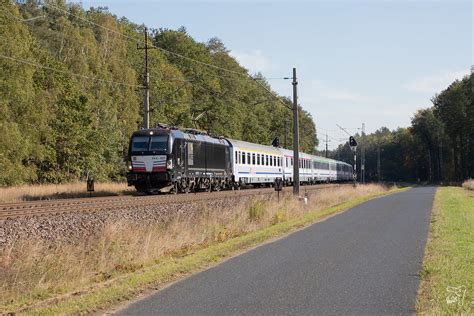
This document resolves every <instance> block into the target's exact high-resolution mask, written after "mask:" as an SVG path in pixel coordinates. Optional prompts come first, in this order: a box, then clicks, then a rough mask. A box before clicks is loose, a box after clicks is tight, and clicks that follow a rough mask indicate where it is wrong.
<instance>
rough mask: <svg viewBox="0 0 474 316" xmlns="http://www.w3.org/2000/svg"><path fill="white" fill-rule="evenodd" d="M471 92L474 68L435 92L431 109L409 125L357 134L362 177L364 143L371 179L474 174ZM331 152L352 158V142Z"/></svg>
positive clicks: (442, 179)
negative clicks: (469, 73)
mask: <svg viewBox="0 0 474 316" xmlns="http://www.w3.org/2000/svg"><path fill="white" fill-rule="evenodd" d="M473 92H474V75H473V72H472V71H471V75H470V76H466V77H464V78H463V79H462V80H456V81H455V82H453V83H452V84H451V85H450V86H449V87H447V88H446V89H445V90H443V91H441V92H440V93H438V94H436V95H435V96H433V98H432V99H431V102H432V104H433V105H432V107H429V108H425V109H421V110H418V111H417V112H416V113H414V115H413V117H412V118H411V126H410V127H408V128H398V129H396V130H393V131H391V130H389V129H388V128H386V127H382V128H380V129H378V130H377V131H376V132H375V133H372V134H369V135H360V134H358V135H356V139H357V140H358V141H359V146H357V157H358V165H357V169H358V170H359V174H358V178H359V179H360V170H361V165H360V155H361V150H362V147H365V157H366V160H365V177H366V180H367V181H407V182H427V183H459V182H462V181H463V180H465V179H469V178H471V179H472V178H474V104H473V99H472V96H473ZM330 156H331V157H333V158H336V159H337V158H341V159H343V160H345V161H348V162H351V163H352V162H353V161H354V158H353V157H354V155H353V153H352V152H351V149H350V147H349V144H348V143H346V144H343V145H340V146H339V148H337V149H336V150H334V151H332V152H331V153H330Z"/></svg>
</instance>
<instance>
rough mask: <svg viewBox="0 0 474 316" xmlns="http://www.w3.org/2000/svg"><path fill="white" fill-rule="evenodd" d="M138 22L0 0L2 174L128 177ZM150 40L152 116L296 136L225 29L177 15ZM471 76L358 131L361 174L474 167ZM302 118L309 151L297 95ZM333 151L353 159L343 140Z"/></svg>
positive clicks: (454, 175)
mask: <svg viewBox="0 0 474 316" xmlns="http://www.w3.org/2000/svg"><path fill="white" fill-rule="evenodd" d="M144 31H145V26H144V25H138V24H135V23H133V22H131V21H129V20H127V19H126V18H125V17H117V16H115V15H113V14H111V13H110V12H109V11H108V9H107V8H102V7H98V8H90V9H88V10H85V9H84V8H82V7H81V6H79V5H77V4H65V2H64V1H45V2H38V1H33V0H29V1H26V3H25V4H17V3H13V2H11V1H9V0H0V39H1V41H0V69H2V71H1V72H0V133H1V135H2V137H1V138H0V170H1V172H0V186H11V185H17V184H32V183H33V184H34V183H63V182H74V181H78V180H82V179H84V178H85V177H86V176H87V175H91V176H93V177H94V178H95V179H96V180H100V181H108V180H112V181H120V180H123V179H124V174H125V172H126V170H125V157H126V154H127V149H128V142H129V137H130V135H131V133H132V132H133V131H135V130H137V129H138V128H140V127H141V126H142V124H143V122H142V111H143V110H142V109H143V94H144V90H143V84H144V75H143V73H144V51H143V50H140V49H137V46H143V45H144V39H143V38H144ZM147 44H148V45H154V46H155V47H156V48H157V49H151V50H149V52H148V54H149V73H150V111H151V114H150V125H151V126H154V125H156V124H158V123H165V124H170V125H174V126H181V127H192V128H198V129H203V130H206V131H208V132H209V133H210V134H211V135H216V136H225V137H230V138H236V139H241V140H246V141H251V142H256V143H261V144H271V142H272V140H273V139H274V137H276V136H280V138H281V143H282V144H284V141H283V140H284V139H287V142H286V143H287V147H288V148H290V149H291V148H292V139H293V137H292V136H293V135H292V130H293V126H292V124H293V123H292V119H291V115H292V114H291V112H290V110H289V109H288V108H287V107H285V106H284V105H283V104H282V103H281V102H279V101H278V100H277V99H276V97H275V96H274V95H271V94H270V93H268V92H267V91H266V90H265V89H263V88H262V87H261V86H260V84H262V85H263V86H265V88H266V89H269V90H271V87H270V86H269V84H268V82H266V80H265V78H264V76H263V75H262V74H249V72H248V70H247V69H245V68H244V67H243V66H241V65H240V64H239V63H238V62H237V61H236V60H235V58H233V57H232V56H231V55H230V51H229V50H228V49H227V48H226V46H225V45H224V43H223V42H222V41H221V40H220V39H218V38H211V39H209V40H208V41H207V42H205V43H200V42H197V41H196V40H194V39H193V38H192V37H191V36H190V35H189V34H188V33H187V30H186V29H185V28H184V27H181V28H179V29H178V30H170V29H164V28H159V27H157V28H150V31H149V43H147ZM195 60H198V61H199V62H195ZM224 70H226V71H224ZM257 81H258V82H257ZM259 83H260V84H259ZM473 86H474V85H473V75H472V74H471V76H470V77H465V78H464V79H462V80H460V81H455V82H453V83H452V84H451V85H450V86H449V87H447V88H446V89H445V90H444V91H441V92H440V93H439V94H437V95H435V96H433V98H432V103H433V105H432V107H430V108H426V109H423V110H419V111H418V112H416V113H414V115H413V117H412V124H411V126H410V127H408V128H398V129H397V130H393V131H391V130H389V129H388V128H385V127H382V128H380V129H379V130H377V131H376V132H375V133H372V134H370V135H355V136H356V138H357V140H358V141H359V144H360V146H358V149H357V150H358V152H357V155H358V157H360V150H361V148H362V147H364V148H365V153H366V163H365V175H366V179H367V181H377V180H380V181H410V182H413V181H415V182H421V181H423V182H459V181H461V180H463V179H467V178H473V177H474V148H473V146H472V145H473V144H472V143H473V139H474V108H473V102H472V94H473ZM273 93H274V94H275V92H273ZM275 95H276V94H275ZM280 100H283V103H286V105H287V106H288V107H291V100H289V99H288V98H285V97H280ZM421 106H422V105H421ZM299 121H300V134H301V135H300V148H301V150H302V151H304V152H307V153H315V152H316V151H315V148H316V147H317V145H318V138H317V135H316V126H315V123H314V121H313V118H312V117H311V115H310V114H309V113H308V112H307V111H305V110H304V109H303V108H301V107H300V117H299ZM285 135H286V137H285ZM330 156H331V157H333V158H336V159H340V160H344V161H347V162H351V163H352V161H353V154H352V153H351V150H350V148H349V146H348V144H344V145H340V146H339V148H337V150H335V151H333V152H331V153H330ZM358 163H359V165H358V170H360V167H361V166H360V158H358Z"/></svg>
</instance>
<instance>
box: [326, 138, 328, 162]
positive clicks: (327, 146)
mask: <svg viewBox="0 0 474 316" xmlns="http://www.w3.org/2000/svg"><path fill="white" fill-rule="evenodd" d="M327 157H328V134H326V158H327Z"/></svg>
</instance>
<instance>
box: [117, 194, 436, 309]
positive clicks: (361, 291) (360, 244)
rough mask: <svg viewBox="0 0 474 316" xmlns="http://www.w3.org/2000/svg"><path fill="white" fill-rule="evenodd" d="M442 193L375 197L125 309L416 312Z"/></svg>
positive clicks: (187, 279)
mask: <svg viewBox="0 0 474 316" xmlns="http://www.w3.org/2000/svg"><path fill="white" fill-rule="evenodd" d="M434 193H435V188H432V187H423V188H413V189H410V190H408V191H405V192H401V193H397V194H392V195H389V196H385V197H381V198H378V199H375V200H372V201H369V202H367V203H364V204H362V205H360V206H357V207H354V208H352V209H350V210H349V211H347V212H345V213H342V214H340V215H337V216H334V217H332V218H330V219H328V220H326V221H324V222H321V223H317V224H314V225H312V226H310V227H308V228H306V229H304V230H301V231H298V232H296V233H294V234H291V235H289V236H288V237H286V238H283V239H280V240H277V241H275V242H273V243H269V244H266V245H263V246H261V247H258V248H256V249H254V250H252V251H249V252H247V253H245V254H243V255H240V256H237V257H235V258H233V259H231V260H228V261H226V262H224V263H223V264H221V265H218V266H216V267H214V268H211V269H209V270H206V271H204V272H201V273H198V274H196V275H194V276H191V277H189V278H186V279H184V280H182V281H180V282H177V283H175V284H174V285H172V286H170V287H168V288H166V289H164V290H162V291H159V292H157V293H155V294H153V295H151V296H148V297H146V298H145V299H142V300H140V301H138V302H135V303H134V304H132V305H130V306H128V308H127V309H125V310H123V311H121V314H133V315H151V314H153V315H156V314H166V315H191V314H192V315H229V314H239V315H262V314H263V315H275V314H277V315H281V314H296V315H301V314H318V315H330V314H337V315H341V314H363V315H368V314H371V315H375V314H377V315H378V314H413V313H414V312H415V299H416V293H417V289H418V284H419V278H418V276H417V274H418V272H419V271H420V269H421V262H422V258H423V252H424V247H425V243H426V239H427V234H428V227H429V221H430V214H431V207H432V201H433V196H434Z"/></svg>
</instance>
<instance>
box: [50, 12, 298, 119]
mask: <svg viewBox="0 0 474 316" xmlns="http://www.w3.org/2000/svg"><path fill="white" fill-rule="evenodd" d="M43 5H44V6H46V7H52V8H54V9H57V10H59V11H61V12H64V13H66V14H68V15H70V16H74V17H76V18H78V19H80V20H82V21H84V22H88V23H91V24H92V25H95V26H97V27H100V28H102V29H104V30H108V31H110V32H112V33H114V34H117V35H120V36H123V37H125V38H127V39H129V40H132V41H135V42H136V43H138V44H143V43H144V44H145V45H147V44H148V43H145V42H144V41H143V40H140V39H137V38H134V37H131V36H129V35H126V34H124V33H122V32H119V31H116V30H113V29H111V28H108V27H105V26H103V25H100V24H98V23H95V22H92V21H90V20H88V19H86V18H83V17H80V16H78V15H75V14H73V13H71V12H69V11H67V10H64V9H62V8H59V7H57V6H55V5H52V4H49V3H48V4H46V3H44V4H43ZM151 46H152V47H154V48H156V49H158V50H160V51H162V52H165V53H167V54H170V55H173V56H176V57H180V58H182V59H185V60H188V61H192V62H195V63H198V64H201V65H203V66H207V67H210V68H214V69H217V70H221V71H225V72H228V73H232V74H235V75H239V76H242V77H247V78H249V79H252V80H253V81H255V82H256V83H257V84H258V85H259V86H260V87H262V88H263V89H264V90H265V91H267V93H270V94H271V95H272V96H273V97H274V98H276V99H277V100H278V101H279V102H280V103H281V104H283V106H285V107H286V108H288V109H290V110H291V109H292V108H290V107H288V106H287V105H286V103H285V102H283V100H281V97H279V96H277V95H275V94H274V93H273V92H272V91H271V90H270V89H268V88H267V87H265V86H264V85H263V84H262V83H260V82H259V81H258V80H257V79H255V78H253V77H252V76H251V75H249V74H248V73H242V72H238V71H235V70H230V69H227V68H223V67H219V66H216V65H213V64H209V63H206V62H203V61H200V60H197V59H194V58H191V57H188V56H185V55H182V54H179V53H176V52H173V51H170V50H167V49H165V48H162V47H159V46H156V45H154V44H151ZM278 79H288V78H286V77H285V78H278Z"/></svg>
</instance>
